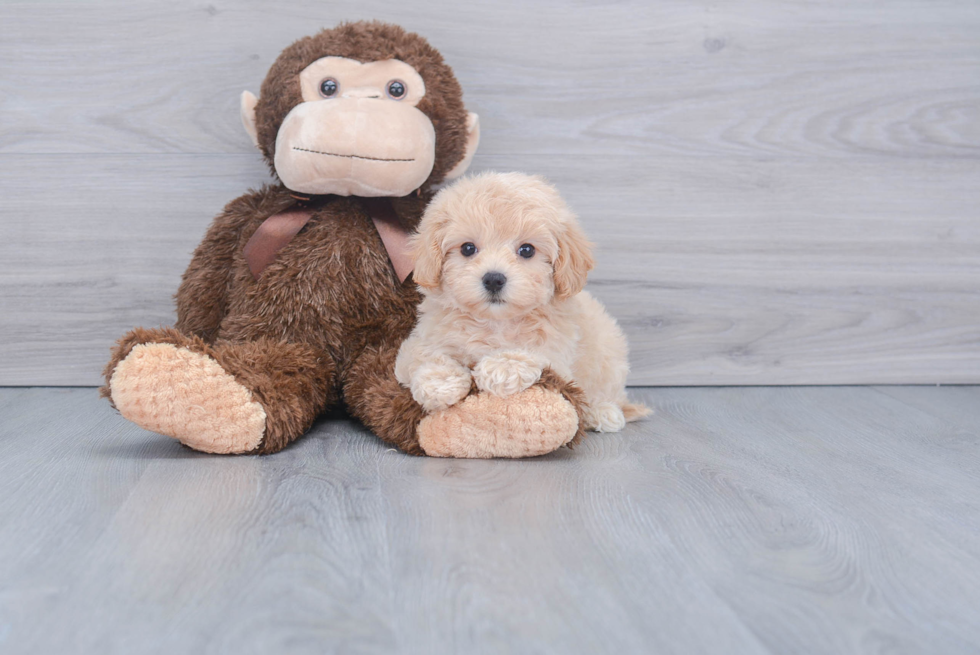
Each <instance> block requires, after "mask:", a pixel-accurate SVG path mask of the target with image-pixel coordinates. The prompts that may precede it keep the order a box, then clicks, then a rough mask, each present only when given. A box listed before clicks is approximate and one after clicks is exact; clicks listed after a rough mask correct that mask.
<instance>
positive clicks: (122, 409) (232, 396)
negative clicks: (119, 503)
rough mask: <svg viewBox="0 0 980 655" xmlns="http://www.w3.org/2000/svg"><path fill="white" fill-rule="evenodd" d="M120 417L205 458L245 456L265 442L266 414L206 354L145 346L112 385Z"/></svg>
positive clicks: (161, 345)
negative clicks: (209, 455)
mask: <svg viewBox="0 0 980 655" xmlns="http://www.w3.org/2000/svg"><path fill="white" fill-rule="evenodd" d="M109 389H110V391H111V392H112V402H113V403H114V404H115V405H116V408H117V409H118V410H119V413H120V414H122V415H123V416H124V417H125V418H127V419H129V420H130V421H132V422H133V423H135V424H136V425H138V426H140V427H141V428H144V429H146V430H152V431H153V432H159V433H160V434H165V435H167V436H168V437H173V438H175V439H177V440H179V441H180V442H181V443H183V444H185V445H187V446H190V447H191V448H193V449H195V450H200V451H202V452H205V453H221V454H228V453H246V452H249V451H251V450H254V449H255V448H257V447H258V446H259V444H261V443H262V436H263V435H264V434H265V410H264V409H263V408H262V405H260V404H259V403H257V402H254V401H253V400H252V393H251V392H250V391H249V390H248V389H246V388H245V387H243V386H242V385H241V384H239V383H238V382H237V381H236V380H235V378H234V377H233V376H232V375H230V374H229V373H227V372H225V370H224V369H223V368H221V366H220V365H219V364H218V362H216V361H214V360H213V359H211V358H210V357H208V356H207V355H202V354H199V353H195V352H191V351H190V350H187V349H186V348H178V347H176V346H173V345H171V344H167V343H150V344H141V345H138V346H136V347H135V348H133V350H132V352H130V353H129V355H127V356H126V359H124V360H123V361H121V362H119V365H118V366H116V370H115V372H114V373H113V374H112V379H111V380H110V381H109Z"/></svg>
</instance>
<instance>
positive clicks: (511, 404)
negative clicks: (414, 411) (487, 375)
mask: <svg viewBox="0 0 980 655" xmlns="http://www.w3.org/2000/svg"><path fill="white" fill-rule="evenodd" d="M577 429H578V415H577V414H576V413H575V408H574V407H573V406H572V404H571V403H570V402H568V401H567V400H565V398H564V397H562V395H561V394H559V393H556V392H554V391H547V390H545V389H542V388H541V387H531V388H530V389H527V390H525V391H522V392H521V393H519V394H515V395H513V396H508V397H506V398H501V397H499V396H494V395H492V394H489V393H480V394H474V395H472V396H469V397H468V398H466V399H465V400H464V401H463V402H461V403H458V404H456V405H453V406H452V407H450V408H449V409H446V410H443V411H441V412H436V413H434V414H430V415H429V416H426V417H425V418H424V419H422V422H421V423H420V424H419V445H420V446H422V449H423V450H424V451H425V452H426V454H427V455H431V456H433V457H468V458H483V459H486V458H490V457H535V456H537V455H544V454H545V453H550V452H551V451H553V450H557V449H558V448H561V447H562V446H564V445H565V444H566V443H568V442H569V441H571V440H572V437H574V436H575V432H576V430H577Z"/></svg>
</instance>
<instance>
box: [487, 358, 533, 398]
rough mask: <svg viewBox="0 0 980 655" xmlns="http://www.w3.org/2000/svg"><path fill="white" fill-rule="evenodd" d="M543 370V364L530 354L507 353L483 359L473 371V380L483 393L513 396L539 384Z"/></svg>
mask: <svg viewBox="0 0 980 655" xmlns="http://www.w3.org/2000/svg"><path fill="white" fill-rule="evenodd" d="M542 368H543V365H542V363H541V362H540V361H539V360H538V359H537V358H535V357H534V356H532V355H531V354H529V353H524V352H519V351H512V352H505V353H500V354H499V355H491V356H489V357H484V358H483V359H481V360H480V361H479V362H478V363H477V365H476V367H474V369H473V379H474V380H475V381H476V386H477V388H479V389H480V390H481V391H489V392H490V393H492V394H494V395H496V396H501V397H503V396H511V395H513V394H515V393H520V392H521V391H524V390H525V389H527V388H528V387H530V386H531V385H532V384H534V383H535V382H537V381H538V379H539V378H540V377H541V369H542Z"/></svg>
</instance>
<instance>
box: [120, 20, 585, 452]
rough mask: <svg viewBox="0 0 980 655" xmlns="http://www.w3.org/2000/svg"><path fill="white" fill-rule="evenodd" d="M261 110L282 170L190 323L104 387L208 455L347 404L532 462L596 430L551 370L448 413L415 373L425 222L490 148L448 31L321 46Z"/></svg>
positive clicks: (270, 157) (333, 38)
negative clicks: (439, 45)
mask: <svg viewBox="0 0 980 655" xmlns="http://www.w3.org/2000/svg"><path fill="white" fill-rule="evenodd" d="M242 119H243V122H244V124H245V128H246V130H247V131H248V133H249V135H250V136H251V137H252V140H253V142H254V143H255V145H256V146H257V147H258V148H259V149H260V150H261V151H262V154H263V155H264V157H265V159H266V161H267V162H268V163H269V165H270V166H271V167H272V170H273V173H275V175H276V176H277V177H278V179H279V180H280V181H281V183H280V184H277V185H270V186H265V187H263V188H262V189H260V190H259V191H256V192H251V193H248V194H246V195H244V196H242V197H240V198H238V199H237V200H234V201H232V202H231V203H229V204H228V206H227V207H225V209H224V211H223V212H222V213H221V214H220V215H219V216H218V217H217V218H216V219H215V221H214V222H213V223H212V225H211V227H210V228H209V229H208V231H207V234H206V235H205V237H204V240H203V242H202V243H201V244H200V245H199V246H198V247H197V249H196V250H195V252H194V257H193V259H192V261H191V263H190V266H188V268H187V271H186V272H185V273H184V276H183V281H182V283H181V285H180V289H179V290H178V291H177V296H176V300H177V323H176V325H175V326H174V327H172V328H160V329H142V328H137V329H135V330H133V331H132V332H130V333H128V334H126V335H125V336H124V337H123V338H122V339H120V340H119V342H118V343H117V344H116V346H115V348H114V349H113V353H112V359H111V360H110V362H109V364H108V365H107V366H106V369H105V376H106V385H105V386H104V387H103V388H102V393H103V395H104V396H107V397H109V398H110V399H111V402H112V403H113V405H114V406H115V407H116V408H117V409H118V410H119V412H120V413H121V414H122V415H123V416H124V417H125V418H127V419H129V420H130V421H132V422H134V423H136V424H137V425H139V426H141V427H143V428H146V429H148V430H152V431H155V432H159V433H161V434H165V435H168V436H171V437H174V438H176V439H178V440H179V441H180V442H181V443H183V444H185V445H187V446H190V447H191V448H194V449H195V450H200V451H203V452H208V453H274V452H277V451H279V450H281V449H282V448H284V447H285V446H286V445H287V444H289V443H290V442H291V441H293V440H295V439H296V438H298V437H300V436H301V435H302V434H303V433H304V432H306V431H307V430H308V429H309V428H310V426H311V425H312V423H313V421H314V420H315V419H316V417H317V416H318V415H319V414H320V413H321V412H323V411H324V410H325V409H327V408H329V407H331V406H334V405H336V404H338V403H340V402H343V403H344V404H345V405H346V407H347V408H348V410H349V411H350V412H351V414H353V415H354V416H356V417H357V418H358V419H360V420H361V421H363V423H364V424H365V425H366V426H368V427H369V428H370V429H371V430H373V431H374V432H375V433H376V434H377V435H378V436H379V437H381V438H382V439H383V440H385V441H386V442H388V443H391V444H393V445H395V446H397V447H398V448H401V449H402V450H404V451H405V452H407V453H412V454H420V455H421V454H428V455H437V456H456V457H523V456H530V455H539V454H542V453H546V452H550V451H552V450H555V449H556V448H559V447H560V446H562V445H564V444H566V443H568V442H570V441H572V440H573V439H574V438H575V437H576V436H577V435H579V434H580V431H579V423H580V421H579V414H580V410H581V398H580V393H579V392H578V391H577V389H576V388H575V387H574V386H573V385H571V384H569V383H568V382H566V381H564V380H561V379H558V378H557V376H555V375H554V374H553V373H551V372H550V371H546V372H545V375H543V376H542V378H541V381H540V382H539V383H538V384H536V385H535V386H533V387H531V388H529V389H527V390H526V391H524V392H522V393H520V394H517V395H514V396H510V397H507V398H499V397H496V396H490V395H487V394H480V393H476V392H475V391H474V392H471V394H470V395H469V396H468V397H467V398H466V399H464V400H463V401H462V402H460V403H458V404H457V405H455V406H453V407H450V408H449V409H447V410H444V411H442V412H439V413H435V414H431V415H429V416H425V415H424V414H423V411H422V409H421V407H419V405H418V404H417V403H416V402H415V401H414V400H413V399H412V395H411V393H410V392H409V390H408V389H405V388H403V387H401V386H399V384H398V382H397V381H396V380H395V376H394V361H395V357H396V355H397V353H398V347H399V345H400V343H401V342H402V340H403V339H404V338H405V337H406V336H407V335H408V334H409V332H410V331H411V329H412V326H413V325H414V323H415V318H416V305H417V304H418V302H419V299H420V297H419V294H418V292H417V290H416V287H415V284H414V283H413V282H412V279H411V276H410V273H409V270H407V269H410V268H411V263H410V260H409V259H407V254H406V250H405V241H406V239H405V237H406V234H407V231H408V230H411V229H413V228H414V227H415V226H416V225H417V223H418V220H419V218H420V216H421V213H422V211H423V210H424V209H425V206H426V203H427V202H428V201H429V199H430V197H431V193H430V188H431V187H432V186H433V185H435V184H438V183H440V182H442V181H443V180H447V179H451V178H453V177H456V176H458V175H461V174H462V173H463V172H464V171H465V170H466V168H467V166H468V165H469V162H470V160H471V158H472V156H473V153H474V151H475V150H476V146H477V143H478V141H479V126H478V121H477V117H476V115H475V114H467V112H466V110H465V109H464V107H463V101H462V91H461V89H460V87H459V83H458V82H457V81H456V79H455V77H454V76H453V72H452V70H451V69H450V68H449V66H447V65H446V64H445V63H444V62H443V59H442V57H441V55H440V54H439V53H438V52H437V51H436V50H435V49H434V48H432V47H431V46H430V45H429V44H428V42H426V41H425V40H424V39H423V38H421V37H419V36H418V35H416V34H412V33H408V32H406V31H404V30H403V29H401V28H400V27H397V26H394V25H388V24H384V23H378V22H361V23H349V24H342V25H340V26H338V27H336V28H335V29H329V30H324V31H322V32H320V33H319V34H317V35H315V36H312V37H307V38H304V39H301V40H300V41H297V42H296V43H294V44H293V45H291V46H289V47H288V48H286V50H285V51H283V53H282V54H281V55H280V56H279V58H278V59H277V60H276V62H275V63H274V64H273V66H272V68H271V70H270V71H269V74H268V76H267V77H266V79H265V82H263V84H262V90H261V97H260V98H258V99H256V98H255V97H254V96H253V95H252V94H250V93H248V92H246V93H244V94H243V95H242Z"/></svg>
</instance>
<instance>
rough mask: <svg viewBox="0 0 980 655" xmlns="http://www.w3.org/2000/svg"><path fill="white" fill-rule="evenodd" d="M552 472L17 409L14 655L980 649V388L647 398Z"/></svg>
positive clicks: (544, 464)
mask: <svg viewBox="0 0 980 655" xmlns="http://www.w3.org/2000/svg"><path fill="white" fill-rule="evenodd" d="M632 393H633V395H634V396H635V397H637V398H642V399H643V400H645V401H646V402H648V403H650V404H651V405H653V406H654V407H656V410H657V413H656V415H655V416H654V417H653V418H651V419H648V420H647V421H645V422H643V423H639V424H633V425H630V426H628V428H627V429H626V431H625V432H623V433H621V434H609V435H605V434H604V435H591V436H590V437H589V438H588V439H587V440H586V441H585V442H584V443H583V444H582V445H581V446H580V447H578V448H577V449H575V450H574V451H569V450H562V451H560V452H558V453H554V454H552V455H550V456H547V457H542V458H539V459H534V460H528V461H453V460H437V459H426V458H413V457H408V456H405V455H402V454H401V453H398V452H396V451H394V450H391V449H388V448H386V447H385V446H384V445H383V444H382V443H380V442H379V441H378V440H376V439H375V438H374V437H372V436H371V435H370V434H368V433H367V432H366V431H365V430H364V429H363V428H362V427H360V426H359V425H357V424H356V423H354V422H352V421H350V420H348V419H346V418H343V417H333V418H329V419H324V420H323V421H321V422H320V423H319V424H318V425H317V427H316V428H315V430H314V431H313V432H312V434H310V435H308V436H307V437H306V438H304V439H303V440H301V441H300V442H298V443H297V444H296V445H295V446H293V447H291V448H289V449H287V450H286V451H285V452H282V453H280V454H278V455H274V456H270V457H211V456H206V455H201V454H197V453H194V452H191V451H190V450H187V449H185V448H182V447H181V446H179V445H178V444H176V443H175V442H173V441H170V440H168V439H166V438H164V437H161V436H158V435H154V434H151V433H148V432H145V431H142V430H140V429H138V428H136V427H134V426H133V425H131V424H129V423H127V422H125V421H123V420H122V419H121V418H120V417H118V416H117V415H116V414H114V413H113V412H112V410H111V409H110V408H109V407H108V405H107V404H106V403H105V402H102V401H99V400H98V399H97V398H96V392H95V391H94V390H92V389H36V388H33V389H32V388H19V389H4V390H0V417H2V419H0V653H68V652H81V653H100V654H104V653H143V652H167V653H225V652H227V653H251V652H256V653H259V652H261V653H286V652H290V653H292V652H297V653H305V652H310V653H325V652H336V653H382V652H383V653H390V652H404V653H444V652H458V653H500V652H520V653H709V652H710V653H853V652H867V653H877V652H888V653H905V652H908V653H943V654H946V653H975V652H978V651H980V501H978V495H980V494H978V491H980V454H978V426H980V388H978V387H943V388H935V387H878V388H874V387H810V388H806V387H803V388H800V387H796V388H765V387H756V388H673V389H668V388H657V389H634V390H632Z"/></svg>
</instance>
